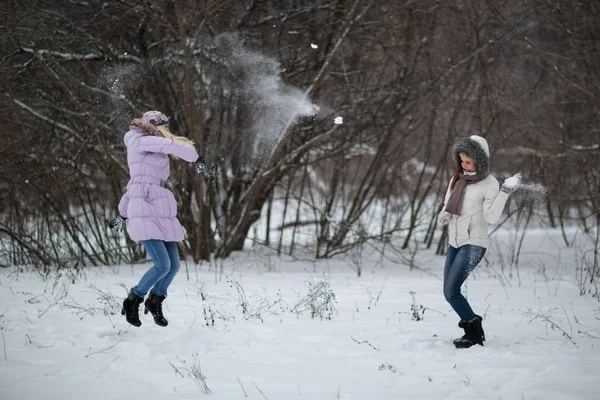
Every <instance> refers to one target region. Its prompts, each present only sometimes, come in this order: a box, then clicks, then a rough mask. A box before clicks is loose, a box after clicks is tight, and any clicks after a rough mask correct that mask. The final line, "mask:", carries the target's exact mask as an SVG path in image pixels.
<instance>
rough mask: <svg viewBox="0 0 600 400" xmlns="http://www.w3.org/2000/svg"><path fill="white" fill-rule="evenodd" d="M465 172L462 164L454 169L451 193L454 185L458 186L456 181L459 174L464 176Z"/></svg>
mask: <svg viewBox="0 0 600 400" xmlns="http://www.w3.org/2000/svg"><path fill="white" fill-rule="evenodd" d="M463 172H464V171H463V169H462V167H461V166H460V164H459V165H457V166H456V168H454V175H452V181H451V183H450V191H453V190H454V185H456V181H457V180H458V179H459V174H462V173H463Z"/></svg>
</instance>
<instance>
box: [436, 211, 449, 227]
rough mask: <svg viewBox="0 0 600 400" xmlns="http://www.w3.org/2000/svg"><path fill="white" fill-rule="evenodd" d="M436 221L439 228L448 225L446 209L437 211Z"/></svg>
mask: <svg viewBox="0 0 600 400" xmlns="http://www.w3.org/2000/svg"><path fill="white" fill-rule="evenodd" d="M437 223H438V226H439V227H440V228H441V227H443V226H444V225H448V224H449V223H450V213H449V212H448V211H446V210H444V211H442V212H441V213H439V214H438V217H437Z"/></svg>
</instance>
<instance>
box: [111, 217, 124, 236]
mask: <svg viewBox="0 0 600 400" xmlns="http://www.w3.org/2000/svg"><path fill="white" fill-rule="evenodd" d="M126 219H127V218H123V217H121V216H120V215H119V216H118V217H116V218H114V219H113V220H112V221H110V222H109V223H108V227H109V228H110V229H111V230H112V231H113V232H115V233H121V232H123V231H124V230H125V220H126Z"/></svg>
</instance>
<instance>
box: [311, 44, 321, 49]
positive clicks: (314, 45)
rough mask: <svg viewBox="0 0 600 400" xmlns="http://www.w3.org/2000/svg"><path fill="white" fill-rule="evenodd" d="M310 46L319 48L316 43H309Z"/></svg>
mask: <svg viewBox="0 0 600 400" xmlns="http://www.w3.org/2000/svg"><path fill="white" fill-rule="evenodd" d="M310 47H312V48H313V49H318V48H319V46H317V45H316V44H314V43H312V44H311V45H310Z"/></svg>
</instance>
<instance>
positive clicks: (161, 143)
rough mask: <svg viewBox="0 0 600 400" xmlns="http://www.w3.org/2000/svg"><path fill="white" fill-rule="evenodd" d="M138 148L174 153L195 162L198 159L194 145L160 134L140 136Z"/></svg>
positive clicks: (152, 151) (140, 149)
mask: <svg viewBox="0 0 600 400" xmlns="http://www.w3.org/2000/svg"><path fill="white" fill-rule="evenodd" d="M137 148H138V150H139V151H148V152H150V153H164V154H173V155H175V156H177V157H179V158H182V159H184V160H185V161H189V162H194V161H196V160H197V159H198V152H197V151H196V149H195V148H194V146H191V145H188V144H183V143H175V142H173V141H172V140H170V139H165V138H162V137H158V136H142V137H140V138H138V139H137Z"/></svg>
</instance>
